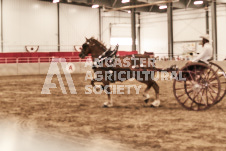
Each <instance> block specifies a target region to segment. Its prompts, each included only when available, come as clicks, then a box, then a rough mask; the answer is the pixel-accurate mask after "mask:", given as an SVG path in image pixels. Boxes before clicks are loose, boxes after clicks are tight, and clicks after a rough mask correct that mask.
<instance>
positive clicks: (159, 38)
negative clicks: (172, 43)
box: [141, 13, 168, 55]
mask: <svg viewBox="0 0 226 151" xmlns="http://www.w3.org/2000/svg"><path fill="white" fill-rule="evenodd" d="M144 51H147V52H154V53H155V54H156V55H163V54H165V55H166V54H167V53H168V33H167V15H166V14H150V13H149V14H146V13H143V14H142V16H141V53H143V52H144Z"/></svg>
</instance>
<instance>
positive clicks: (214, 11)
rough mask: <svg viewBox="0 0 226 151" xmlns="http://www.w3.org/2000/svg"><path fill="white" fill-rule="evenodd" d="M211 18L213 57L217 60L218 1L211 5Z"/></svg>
mask: <svg viewBox="0 0 226 151" xmlns="http://www.w3.org/2000/svg"><path fill="white" fill-rule="evenodd" d="M211 17H212V37H213V38H212V39H213V55H214V60H217V4H216V1H214V0H213V1H212V3H211Z"/></svg>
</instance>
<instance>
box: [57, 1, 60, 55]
mask: <svg viewBox="0 0 226 151" xmlns="http://www.w3.org/2000/svg"><path fill="white" fill-rule="evenodd" d="M57 32H58V33H57V38H58V52H60V3H57Z"/></svg>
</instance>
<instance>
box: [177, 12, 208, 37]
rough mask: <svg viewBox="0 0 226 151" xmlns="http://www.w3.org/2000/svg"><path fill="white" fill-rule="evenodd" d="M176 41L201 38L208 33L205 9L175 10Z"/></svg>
mask: <svg viewBox="0 0 226 151" xmlns="http://www.w3.org/2000/svg"><path fill="white" fill-rule="evenodd" d="M173 26H174V28H173V30H174V31H173V34H174V37H173V38H174V41H194V40H200V38H199V37H200V35H203V34H205V33H206V21H205V10H204V9H195V10H186V11H185V10H178V11H174V12H173Z"/></svg>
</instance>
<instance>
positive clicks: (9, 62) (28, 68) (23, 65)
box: [0, 52, 226, 76]
mask: <svg viewBox="0 0 226 151" xmlns="http://www.w3.org/2000/svg"><path fill="white" fill-rule="evenodd" d="M136 53H137V52H122V53H121V55H122V56H123V55H130V54H136ZM25 54H26V55H27V56H26V55H25ZM43 54H44V55H43ZM46 54H47V55H50V57H46V56H45V55H46ZM78 54H79V53H78V52H69V53H64V52H62V53H42V55H41V54H40V53H34V54H32V53H22V54H21V53H16V54H15V53H11V54H6V53H2V54H0V76H11V75H43V74H44V75H45V74H47V73H48V70H49V66H50V63H51V62H52V61H53V59H56V58H65V59H66V62H68V63H72V64H73V65H74V70H73V72H72V74H73V73H75V74H78V73H86V71H88V70H92V68H91V66H85V64H86V61H87V59H88V60H91V59H90V56H89V57H86V58H84V59H81V58H79V57H78ZM4 55H5V56H4ZM34 55H36V56H34ZM67 55H69V56H67ZM24 56H26V57H24ZM186 62H187V61H183V60H179V61H178V60H159V61H156V67H158V68H168V67H169V66H171V65H174V64H176V65H177V66H178V67H179V68H180V67H182V66H184V65H185V64H186ZM216 63H217V64H219V65H220V66H221V67H222V68H223V69H224V70H226V61H216ZM59 68H60V70H61V71H62V68H61V66H60V65H59ZM62 73H63V72H62Z"/></svg>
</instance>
